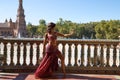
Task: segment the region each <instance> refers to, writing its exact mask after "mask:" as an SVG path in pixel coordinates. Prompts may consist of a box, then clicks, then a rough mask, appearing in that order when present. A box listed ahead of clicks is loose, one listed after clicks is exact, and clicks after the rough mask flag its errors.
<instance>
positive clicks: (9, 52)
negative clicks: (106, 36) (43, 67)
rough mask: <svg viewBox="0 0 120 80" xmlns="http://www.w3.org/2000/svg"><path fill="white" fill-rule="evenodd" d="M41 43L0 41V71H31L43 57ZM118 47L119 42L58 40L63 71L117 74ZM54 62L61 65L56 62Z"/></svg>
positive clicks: (23, 40) (29, 40) (119, 50)
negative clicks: (64, 67)
mask: <svg viewBox="0 0 120 80" xmlns="http://www.w3.org/2000/svg"><path fill="white" fill-rule="evenodd" d="M42 43H43V40H42V39H34V38H33V39H30V38H29V39H27V38H23V39H22V38H21V39H15V38H11V39H7V38H3V39H0V54H2V55H3V57H4V58H3V59H2V63H1V64H0V69H2V70H4V71H25V72H26V71H31V72H33V71H34V70H35V69H36V68H37V67H38V65H39V63H40V59H41V58H42V56H43V55H42V48H43V44H42ZM119 44H120V40H97V39H95V40H92V39H89V40H87V39H84V40H82V39H66V40H62V39H59V40H58V49H59V50H60V51H61V53H62V54H63V55H64V56H65V66H66V71H67V72H74V73H108V74H120V45H119ZM58 63H59V66H61V64H60V60H59V61H58ZM59 72H61V70H60V69H59Z"/></svg>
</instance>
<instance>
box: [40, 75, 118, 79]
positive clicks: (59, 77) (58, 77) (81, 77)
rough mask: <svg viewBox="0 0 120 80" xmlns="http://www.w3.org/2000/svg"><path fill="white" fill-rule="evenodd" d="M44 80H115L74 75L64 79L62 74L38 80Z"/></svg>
mask: <svg viewBox="0 0 120 80" xmlns="http://www.w3.org/2000/svg"><path fill="white" fill-rule="evenodd" d="M45 79H60V80H61V79H68V80H69V79H79V80H116V79H115V78H105V77H102V76H97V77H94V76H82V75H80V74H79V75H76V74H75V75H74V74H67V75H66V77H65V78H64V77H63V75H62V74H56V75H54V76H53V77H49V78H44V79H40V80H45Z"/></svg>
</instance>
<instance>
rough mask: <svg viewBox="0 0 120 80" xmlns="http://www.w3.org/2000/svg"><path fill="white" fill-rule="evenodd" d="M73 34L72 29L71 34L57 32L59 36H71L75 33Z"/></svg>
mask: <svg viewBox="0 0 120 80" xmlns="http://www.w3.org/2000/svg"><path fill="white" fill-rule="evenodd" d="M73 34H74V32H73V31H71V33H69V34H61V33H57V35H58V36H61V37H69V36H71V35H73Z"/></svg>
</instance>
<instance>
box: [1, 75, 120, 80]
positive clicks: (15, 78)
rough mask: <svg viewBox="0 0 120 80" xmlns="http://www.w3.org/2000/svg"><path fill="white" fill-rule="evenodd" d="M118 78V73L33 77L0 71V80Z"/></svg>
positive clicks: (113, 79) (93, 79) (112, 79)
mask: <svg viewBox="0 0 120 80" xmlns="http://www.w3.org/2000/svg"><path fill="white" fill-rule="evenodd" d="M48 79H51V80H53V79H54V80H56V79H57V80H120V76H119V75H96V74H67V75H66V78H64V77H63V75H62V73H56V74H55V75H54V77H50V78H46V79H45V78H44V79H35V78H34V73H0V80H48Z"/></svg>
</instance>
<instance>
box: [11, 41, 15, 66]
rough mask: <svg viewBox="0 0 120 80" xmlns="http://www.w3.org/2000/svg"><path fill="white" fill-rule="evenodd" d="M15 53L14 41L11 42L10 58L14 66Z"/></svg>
mask: <svg viewBox="0 0 120 80" xmlns="http://www.w3.org/2000/svg"><path fill="white" fill-rule="evenodd" d="M13 53H14V43H11V54H10V58H11V62H10V65H11V66H13V65H14V63H13Z"/></svg>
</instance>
